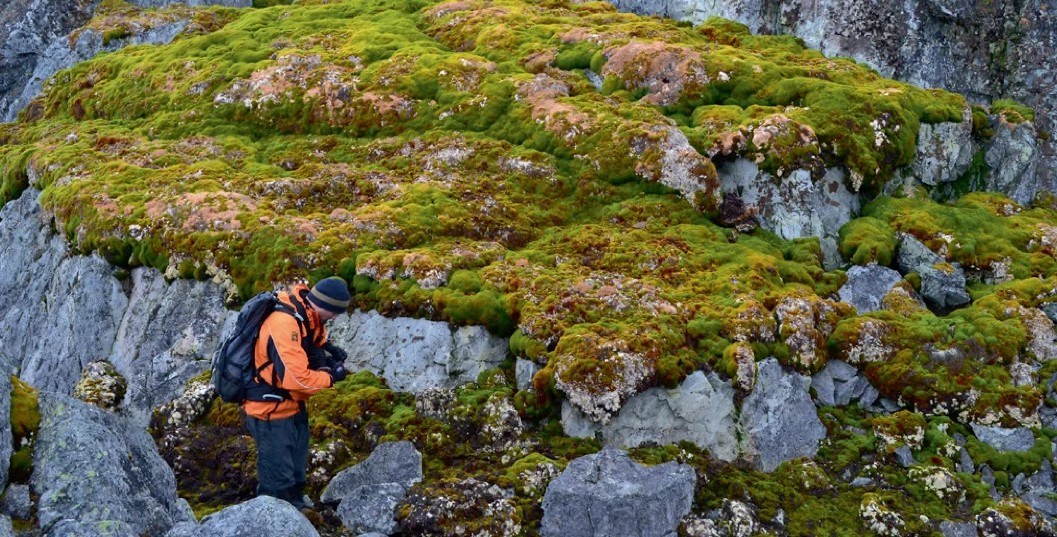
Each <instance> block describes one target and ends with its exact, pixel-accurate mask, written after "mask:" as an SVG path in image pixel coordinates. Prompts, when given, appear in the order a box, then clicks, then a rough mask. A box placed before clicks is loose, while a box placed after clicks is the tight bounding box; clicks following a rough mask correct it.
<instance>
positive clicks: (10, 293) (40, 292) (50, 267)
mask: <svg viewBox="0 0 1057 537" xmlns="http://www.w3.org/2000/svg"><path fill="white" fill-rule="evenodd" d="M2 35H3V32H0V36H2ZM0 57H2V56H0ZM2 78H3V77H0V79H2ZM39 198H40V191H39V190H36V189H33V188H30V189H27V190H26V191H25V192H23V193H22V196H21V197H20V198H19V199H17V200H15V201H12V202H9V203H7V204H6V205H4V207H3V208H2V209H0V244H3V245H4V254H3V255H0V326H3V327H4V329H3V330H0V349H5V350H4V351H0V352H4V353H7V352H10V353H11V354H10V355H6V354H5V355H4V357H3V358H4V360H3V361H4V362H5V363H4V368H5V372H6V373H14V372H15V371H17V370H18V369H21V367H22V362H23V361H24V360H25V358H26V356H27V355H28V354H29V353H30V350H31V349H32V348H33V347H35V346H36V345H38V344H39V340H40V339H41V337H40V334H41V331H40V330H41V326H40V323H41V320H42V319H44V318H45V316H46V312H45V305H46V304H47V302H46V301H45V298H44V297H45V294H46V293H47V291H48V286H49V284H50V283H51V279H52V275H54V274H55V273H56V271H57V270H58V268H59V264H60V263H62V260H63V259H64V258H65V257H66V256H67V255H68V254H69V249H68V248H67V246H66V243H65V242H64V241H63V239H62V238H61V237H59V236H58V235H55V234H54V233H52V231H51V226H50V222H49V221H48V220H47V219H46V217H45V216H44V215H43V214H42V213H41V210H40V202H39ZM67 369H72V368H69V367H67ZM80 373H81V372H80V370H78V371H77V372H76V373H75V375H76V376H79V375H80ZM71 387H72V385H71Z"/></svg>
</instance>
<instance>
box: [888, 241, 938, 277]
mask: <svg viewBox="0 0 1057 537" xmlns="http://www.w3.org/2000/svg"><path fill="white" fill-rule="evenodd" d="M945 261H946V259H944V258H943V256H941V255H939V254H937V253H936V252H933V251H932V250H929V247H928V246H925V244H924V243H923V242H921V241H919V240H917V239H916V238H914V237H913V236H912V235H910V234H907V233H900V234H899V245H898V247H897V248H896V259H895V263H896V268H898V269H899V272H900V273H902V274H908V273H910V272H918V267H922V266H928V267H931V266H932V265H935V264H936V263H943V262H945Z"/></svg>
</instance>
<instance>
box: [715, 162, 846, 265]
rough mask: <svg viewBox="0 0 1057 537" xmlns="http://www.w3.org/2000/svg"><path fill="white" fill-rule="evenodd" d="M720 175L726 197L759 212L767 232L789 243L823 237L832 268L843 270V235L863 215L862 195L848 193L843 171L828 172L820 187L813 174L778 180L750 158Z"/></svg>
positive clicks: (723, 169) (721, 167)
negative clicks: (839, 245) (731, 196)
mask: <svg viewBox="0 0 1057 537" xmlns="http://www.w3.org/2000/svg"><path fill="white" fill-rule="evenodd" d="M717 170H718V172H719V178H720V182H721V184H722V188H723V192H727V193H732V194H736V195H737V196H738V197H739V198H741V200H742V201H743V202H744V203H745V205H746V206H748V207H752V208H754V210H756V211H757V217H758V218H759V219H760V222H761V223H762V225H763V228H764V229H769V230H771V231H774V232H775V233H777V234H778V235H779V236H781V237H783V238H786V239H796V238H800V237H818V238H819V239H820V240H821V243H822V253H823V260H824V264H825V265H826V267H827V268H835V267H837V266H840V264H841V263H842V261H841V258H840V253H839V252H838V251H837V232H838V231H840V228H841V226H843V225H844V224H846V223H848V221H850V220H851V219H852V218H854V217H856V216H858V214H859V209H860V207H859V195H858V193H855V192H851V191H850V190H848V187H847V185H846V184H845V173H844V172H843V171H841V170H840V169H838V168H831V169H829V170H826V173H825V176H823V177H822V179H821V180H819V181H815V180H814V179H812V175H811V172H810V171H808V170H791V171H789V172H787V173H786V175H785V176H783V177H774V176H773V175H771V174H769V173H767V172H765V171H762V170H760V168H759V167H758V166H757V165H756V164H755V163H753V162H752V161H751V160H747V159H744V158H739V159H736V160H734V161H732V162H724V163H721V164H720V165H719V167H718V169H717Z"/></svg>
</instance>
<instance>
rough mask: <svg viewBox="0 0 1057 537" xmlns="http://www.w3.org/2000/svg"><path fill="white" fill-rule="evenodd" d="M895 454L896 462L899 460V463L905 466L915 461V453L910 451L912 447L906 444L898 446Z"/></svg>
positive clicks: (907, 466)
mask: <svg viewBox="0 0 1057 537" xmlns="http://www.w3.org/2000/svg"><path fill="white" fill-rule="evenodd" d="M893 454H894V455H895V457H896V462H898V463H899V465H900V466H902V467H903V468H909V467H910V466H911V465H912V464H914V462H915V461H914V454H913V453H912V452H911V451H910V447H908V446H907V445H906V444H904V445H902V446H899V447H898V448H896V450H895V451H894V452H893Z"/></svg>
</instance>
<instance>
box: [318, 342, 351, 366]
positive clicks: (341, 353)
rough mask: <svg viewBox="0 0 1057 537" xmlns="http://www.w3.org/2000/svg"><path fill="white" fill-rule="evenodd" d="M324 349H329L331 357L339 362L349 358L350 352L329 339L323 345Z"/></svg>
mask: <svg viewBox="0 0 1057 537" xmlns="http://www.w3.org/2000/svg"><path fill="white" fill-rule="evenodd" d="M323 350H325V351H327V354H330V357H331V358H334V359H335V360H337V361H339V362H342V363H344V362H345V360H348V359H349V353H347V352H345V349H342V348H341V347H339V346H337V345H335V344H333V343H331V342H329V341H328V342H326V343H325V344H324V345H323Z"/></svg>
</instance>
